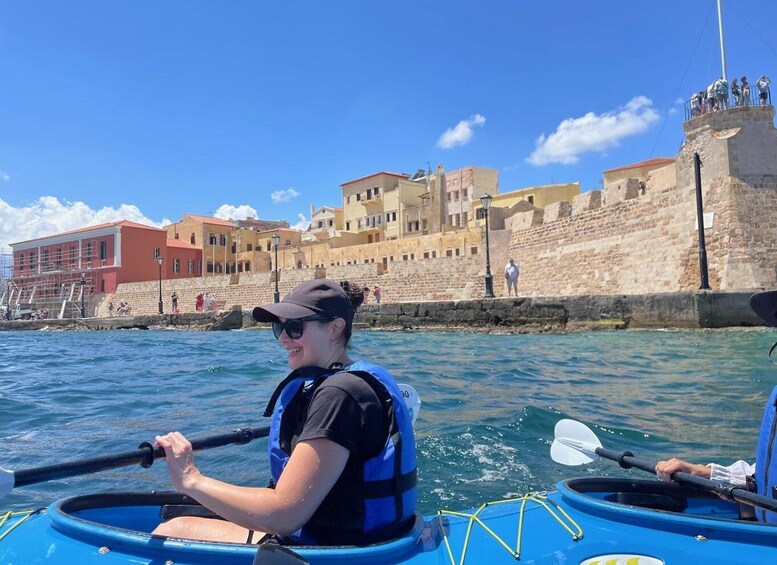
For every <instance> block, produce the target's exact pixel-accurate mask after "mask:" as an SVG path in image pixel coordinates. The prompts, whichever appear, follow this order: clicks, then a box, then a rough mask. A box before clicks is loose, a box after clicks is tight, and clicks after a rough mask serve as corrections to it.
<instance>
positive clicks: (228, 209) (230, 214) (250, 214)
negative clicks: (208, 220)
mask: <svg viewBox="0 0 777 565" xmlns="http://www.w3.org/2000/svg"><path fill="white" fill-rule="evenodd" d="M213 217H214V218H219V219H221V220H245V219H246V218H258V217H259V214H258V213H257V211H256V209H255V208H252V207H251V206H249V205H248V204H241V205H240V206H232V205H231V204H222V205H221V206H219V209H218V210H216V213H215V214H213Z"/></svg>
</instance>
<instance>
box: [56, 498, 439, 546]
mask: <svg viewBox="0 0 777 565" xmlns="http://www.w3.org/2000/svg"><path fill="white" fill-rule="evenodd" d="M168 504H170V505H192V504H197V502H196V501H194V500H193V499H191V498H190V497H188V496H186V495H183V494H180V493H176V492H161V493H157V492H119V493H98V494H88V495H80V496H74V497H70V498H66V499H63V500H60V501H58V502H55V503H54V504H52V505H51V506H50V507H49V509H48V516H49V519H50V520H51V525H52V527H53V528H54V529H56V530H57V531H59V532H60V533H62V534H63V535H66V536H68V537H73V538H78V539H80V540H83V541H85V542H88V543H90V544H91V545H98V546H106V547H114V546H118V545H121V546H125V547H126V546H127V545H129V546H132V548H133V549H132V551H131V552H132V553H133V554H139V553H141V554H145V553H148V554H153V555H157V556H158V555H159V551H160V548H162V547H163V549H164V553H165V554H168V553H169V554H172V553H178V552H184V553H186V554H191V552H192V551H196V553H198V554H200V555H203V556H207V555H210V554H213V555H214V556H217V555H222V556H223V555H224V554H225V553H229V554H233V555H234V554H255V553H256V551H257V547H258V546H257V545H256V544H250V545H249V544H237V543H227V542H204V541H195V540H186V539H177V538H167V537H163V536H154V535H151V533H150V531H151V530H153V528H154V527H155V526H156V524H158V523H159V522H160V518H159V511H160V509H161V508H162V506H164V505H168ZM117 509H121V512H117V511H116V510H117ZM424 526H425V522H424V518H423V517H422V516H421V515H419V514H416V516H415V519H414V521H413V523H412V524H411V526H410V528H409V530H408V531H407V532H406V533H405V535H404V536H402V537H400V538H397V539H394V540H390V541H387V542H382V543H376V544H371V545H365V546H289V548H290V549H292V550H293V551H295V552H296V551H304V552H306V553H310V552H313V553H316V552H318V551H322V552H330V551H332V550H336V551H337V552H338V553H342V554H343V556H344V557H345V556H346V555H347V554H350V553H354V554H358V555H365V556H373V557H379V556H380V557H383V558H387V557H391V556H403V555H408V554H410V553H412V552H413V551H414V548H415V547H416V545H417V544H418V541H419V538H420V536H421V533H422V531H423V529H424Z"/></svg>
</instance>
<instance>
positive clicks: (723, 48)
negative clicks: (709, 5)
mask: <svg viewBox="0 0 777 565" xmlns="http://www.w3.org/2000/svg"><path fill="white" fill-rule="evenodd" d="M721 1H722V0H718V30H719V31H720V62H721V65H722V67H723V75H722V76H723V78H724V79H725V80H728V75H727V74H726V46H725V44H724V43H723V8H722V7H721V5H720V3H721Z"/></svg>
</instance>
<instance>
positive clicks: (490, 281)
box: [480, 194, 494, 298]
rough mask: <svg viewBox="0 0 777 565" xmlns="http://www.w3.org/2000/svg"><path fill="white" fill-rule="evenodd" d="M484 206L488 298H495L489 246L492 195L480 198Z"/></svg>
mask: <svg viewBox="0 0 777 565" xmlns="http://www.w3.org/2000/svg"><path fill="white" fill-rule="evenodd" d="M480 202H481V204H483V214H484V215H485V217H486V298H494V277H492V276H491V250H490V249H489V245H488V209H489V208H490V207H491V195H490V194H484V195H483V196H481V197H480Z"/></svg>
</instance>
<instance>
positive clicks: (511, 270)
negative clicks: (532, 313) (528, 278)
mask: <svg viewBox="0 0 777 565" xmlns="http://www.w3.org/2000/svg"><path fill="white" fill-rule="evenodd" d="M519 274H520V271H519V269H518V263H516V262H515V259H513V258H512V257H510V260H509V261H508V262H507V265H505V282H506V283H507V296H510V288H512V289H513V293H514V294H515V296H518V275H519Z"/></svg>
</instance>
